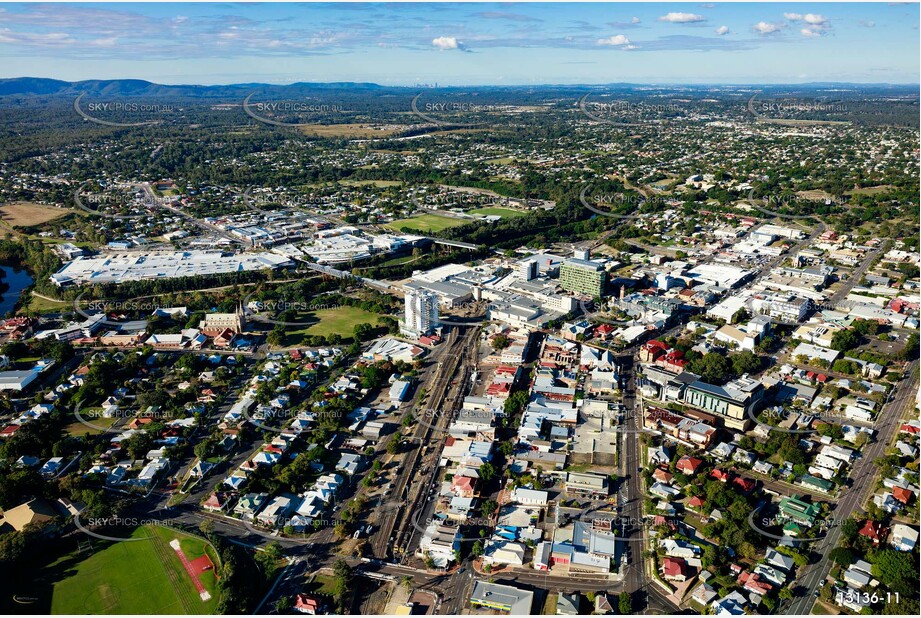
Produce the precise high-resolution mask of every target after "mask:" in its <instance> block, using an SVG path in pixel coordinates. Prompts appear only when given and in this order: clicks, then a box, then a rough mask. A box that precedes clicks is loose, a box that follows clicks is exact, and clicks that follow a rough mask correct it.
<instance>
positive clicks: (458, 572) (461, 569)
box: [457, 567, 467, 575]
mask: <svg viewBox="0 0 921 618" xmlns="http://www.w3.org/2000/svg"><path fill="white" fill-rule="evenodd" d="M466 570H467V567H461V568H459V569H458V570H457V574H458V575H460V574H462V573H463V572H464V571H466Z"/></svg>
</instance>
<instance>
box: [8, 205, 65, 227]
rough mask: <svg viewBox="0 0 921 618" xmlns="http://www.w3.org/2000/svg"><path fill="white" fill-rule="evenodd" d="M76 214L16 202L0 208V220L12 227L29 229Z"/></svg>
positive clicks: (50, 207) (60, 209) (62, 209)
mask: <svg viewBox="0 0 921 618" xmlns="http://www.w3.org/2000/svg"><path fill="white" fill-rule="evenodd" d="M72 212H74V211H73V210H71V209H69V208H55V207H54V206H42V205H39V204H32V203H29V202H15V203H13V204H5V205H4V206H0V213H2V214H0V219H2V220H3V222H4V223H7V224H9V225H12V226H14V227H15V226H22V227H29V226H31V225H40V224H42V223H46V222H48V221H53V220H55V219H59V218H61V217H63V216H65V215H68V214H70V213H72Z"/></svg>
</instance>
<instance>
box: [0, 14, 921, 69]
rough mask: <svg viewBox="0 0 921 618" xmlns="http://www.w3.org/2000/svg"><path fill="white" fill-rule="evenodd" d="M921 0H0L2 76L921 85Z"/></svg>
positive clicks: (0, 59)
mask: <svg viewBox="0 0 921 618" xmlns="http://www.w3.org/2000/svg"><path fill="white" fill-rule="evenodd" d="M918 22H919V5H918V4H916V3H886V2H881V3H846V2H841V3H829V2H800V3H741V2H740V3H658V2H657V3H580V4H570V3H532V4H526V3H412V4H411V3H404V4H396V3H387V4H385V3H381V4H359V3H323V4H287V3H278V4H268V3H220V2H214V3H196V4H191V3H190V4H181V3H156V4H154V3H58V4H49V3H35V4H30V3H0V77H24V76H28V77H51V78H55V79H62V80H67V81H78V80H82V79H119V78H132V79H146V80H150V81H153V82H157V83H163V84H229V83H245V82H264V83H273V84H283V83H292V82H332V81H352V82H374V83H378V84H383V85H395V86H401V85H416V84H423V83H424V84H436V83H437V84H439V85H442V86H449V85H519V84H524V85H537V84H592V83H598V84H607V83H615V82H633V83H649V84H679V83H685V84H717V83H724V84H776V83H789V84H795V83H808V82H854V83H900V84H906V83H908V84H917V83H919V81H921V79H919V72H921V67H919V49H921V44H919V30H918Z"/></svg>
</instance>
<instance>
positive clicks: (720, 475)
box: [710, 468, 732, 483]
mask: <svg viewBox="0 0 921 618" xmlns="http://www.w3.org/2000/svg"><path fill="white" fill-rule="evenodd" d="M710 478H712V479H716V480H717V481H719V482H721V483H728V482H729V479H730V478H732V474H730V473H729V471H728V470H720V469H719V468H714V469H713V470H711V471H710Z"/></svg>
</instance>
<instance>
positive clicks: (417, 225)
mask: <svg viewBox="0 0 921 618" xmlns="http://www.w3.org/2000/svg"><path fill="white" fill-rule="evenodd" d="M466 223H472V221H471V220H469V219H455V218H454V217H443V216H441V215H430V214H427V215H419V216H418V217H412V218H410V219H399V220H397V221H394V222H392V223H388V224H387V225H386V226H384V227H388V228H390V229H391V230H394V231H397V232H398V231H400V228H401V227H403V226H406V227H409V228H412V229H414V230H422V231H423V232H440V231H441V230H446V229H448V228H449V227H457V226H458V225H464V224H466Z"/></svg>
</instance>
